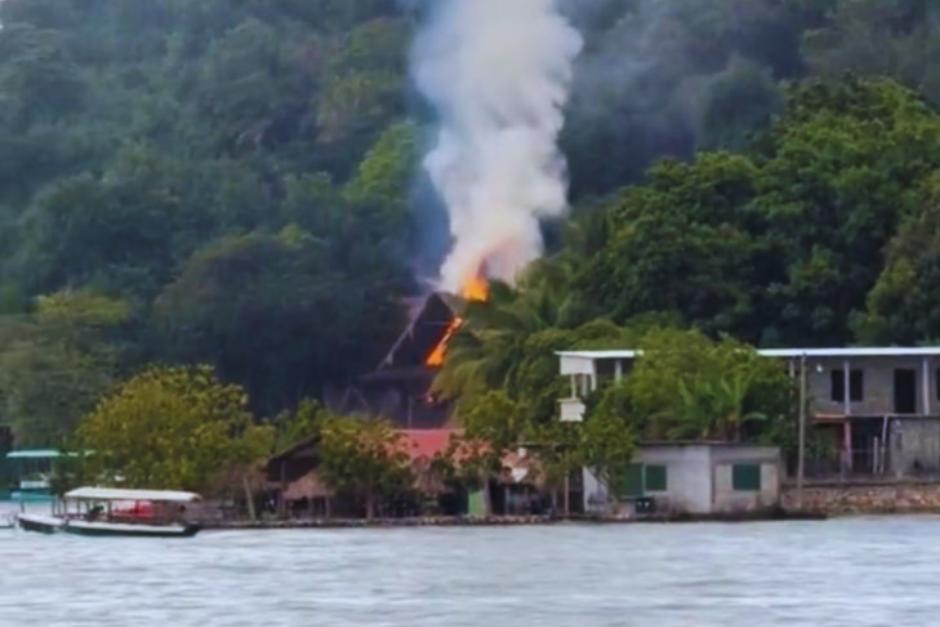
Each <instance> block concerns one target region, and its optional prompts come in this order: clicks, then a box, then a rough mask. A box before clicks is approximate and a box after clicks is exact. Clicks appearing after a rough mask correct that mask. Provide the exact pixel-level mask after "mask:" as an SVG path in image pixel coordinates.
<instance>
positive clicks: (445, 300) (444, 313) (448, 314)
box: [327, 279, 488, 429]
mask: <svg viewBox="0 0 940 627" xmlns="http://www.w3.org/2000/svg"><path fill="white" fill-rule="evenodd" d="M487 295H488V288H487V284H486V281H485V280H483V279H473V280H471V281H468V282H467V284H466V286H465V288H464V290H463V294H462V298H458V297H453V296H448V295H446V294H443V293H440V292H435V293H433V294H431V295H430V296H428V297H427V298H426V299H424V300H423V301H422V302H421V303H419V304H418V306H417V307H416V308H414V310H413V311H414V313H413V314H412V316H411V318H410V322H409V324H408V326H407V327H406V328H405V330H404V331H403V332H402V334H401V335H400V336H399V337H398V339H397V340H396V341H395V343H394V344H393V345H392V347H391V348H390V349H389V351H388V353H387V354H386V356H385V358H384V359H383V360H382V361H381V363H380V364H379V365H378V367H377V368H376V369H375V370H374V371H372V372H370V373H368V374H366V375H365V376H363V377H361V378H360V379H359V381H358V382H357V384H356V385H354V386H352V387H349V388H347V389H345V390H342V391H334V392H333V393H332V394H329V395H328V398H327V404H328V406H330V407H331V408H332V409H334V410H335V411H338V412H342V413H347V414H350V413H353V414H364V415H369V416H376V417H381V418H385V419H388V420H390V421H392V423H393V424H394V425H395V426H397V427H400V428H405V429H438V428H441V427H446V426H453V425H452V424H451V423H452V418H453V416H452V414H453V411H452V410H453V407H452V404H451V403H449V402H447V401H442V400H440V399H438V398H436V397H435V396H434V395H433V394H432V392H431V387H432V384H433V382H434V377H435V376H436V375H437V373H438V371H439V370H440V368H441V367H442V366H443V365H444V360H445V358H446V354H447V347H448V345H449V343H450V340H451V339H452V338H453V337H454V335H455V334H456V333H457V332H458V331H459V330H460V327H461V325H462V324H463V319H462V318H461V317H460V315H459V314H458V310H459V309H460V308H461V306H462V303H464V302H467V301H482V300H485V299H486V298H487Z"/></svg>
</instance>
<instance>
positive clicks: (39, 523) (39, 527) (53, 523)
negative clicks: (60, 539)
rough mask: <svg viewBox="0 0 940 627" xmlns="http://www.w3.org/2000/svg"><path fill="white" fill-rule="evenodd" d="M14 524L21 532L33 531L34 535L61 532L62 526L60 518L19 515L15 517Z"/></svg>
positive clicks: (62, 522)
mask: <svg viewBox="0 0 940 627" xmlns="http://www.w3.org/2000/svg"><path fill="white" fill-rule="evenodd" d="M16 522H17V523H18V524H19V526H20V529H22V530H23V531H34V532H36V533H56V532H58V531H61V530H62V527H63V525H64V521H63V520H62V519H61V518H55V517H54V516H42V515H40V514H20V515H18V516H17V517H16Z"/></svg>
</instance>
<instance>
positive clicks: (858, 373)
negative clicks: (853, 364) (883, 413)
mask: <svg viewBox="0 0 940 627" xmlns="http://www.w3.org/2000/svg"><path fill="white" fill-rule="evenodd" d="M829 378H830V381H831V384H830V386H831V388H830V389H831V391H832V394H831V395H830V398H832V400H833V401H834V402H837V403H844V402H845V370H842V369H841V368H837V369H835V370H830V371H829ZM864 399H865V371H864V370H854V369H853V370H851V371H849V400H851V401H853V402H860V401H862V400H864Z"/></svg>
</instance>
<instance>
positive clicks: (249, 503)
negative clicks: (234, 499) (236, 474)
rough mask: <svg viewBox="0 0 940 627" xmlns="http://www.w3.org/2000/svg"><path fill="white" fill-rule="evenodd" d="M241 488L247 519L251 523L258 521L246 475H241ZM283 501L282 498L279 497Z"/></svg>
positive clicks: (253, 498)
mask: <svg viewBox="0 0 940 627" xmlns="http://www.w3.org/2000/svg"><path fill="white" fill-rule="evenodd" d="M242 488H243V489H244V490H245V505H246V506H247V507H248V518H249V519H251V522H255V521H256V520H258V514H257V512H255V497H254V495H253V494H252V493H251V486H249V485H248V475H242ZM281 498H282V499H283V498H284V497H283V496H281Z"/></svg>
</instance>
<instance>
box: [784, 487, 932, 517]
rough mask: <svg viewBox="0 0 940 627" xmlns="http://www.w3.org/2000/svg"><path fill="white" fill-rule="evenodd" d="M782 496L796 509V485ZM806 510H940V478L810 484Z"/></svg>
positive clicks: (805, 494)
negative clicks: (928, 480)
mask: <svg viewBox="0 0 940 627" xmlns="http://www.w3.org/2000/svg"><path fill="white" fill-rule="evenodd" d="M781 498H782V505H783V508H784V510H786V511H795V510H796V507H797V492H796V488H795V487H794V486H786V487H785V488H784V489H783V492H782V495H781ZM803 511H810V512H818V513H821V514H826V515H839V514H887V513H915V512H924V513H940V482H938V481H931V482H904V483H844V484H824V485H819V484H815V485H814V484H810V485H807V486H804V487H803Z"/></svg>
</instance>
